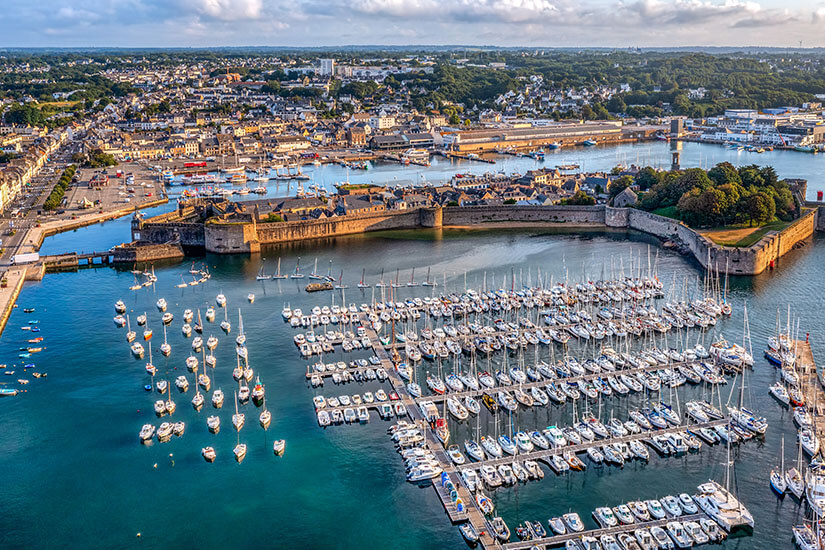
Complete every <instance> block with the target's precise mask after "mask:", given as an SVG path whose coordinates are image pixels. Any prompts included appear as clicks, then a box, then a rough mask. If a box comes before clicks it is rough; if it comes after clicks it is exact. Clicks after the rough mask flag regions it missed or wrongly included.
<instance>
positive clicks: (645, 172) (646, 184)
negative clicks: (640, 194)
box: [636, 166, 661, 191]
mask: <svg viewBox="0 0 825 550" xmlns="http://www.w3.org/2000/svg"><path fill="white" fill-rule="evenodd" d="M660 181H661V177H660V175H659V172H657V171H656V170H654V169H653V168H651V167H650V166H645V167H644V168H642V169H641V170H639V172H638V173H637V174H636V185H638V186H639V190H640V191H647V190H648V189H650V188H651V187H653V186H654V185H656V184H658V183H659V182H660Z"/></svg>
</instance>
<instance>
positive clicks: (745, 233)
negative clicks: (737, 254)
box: [700, 219, 793, 247]
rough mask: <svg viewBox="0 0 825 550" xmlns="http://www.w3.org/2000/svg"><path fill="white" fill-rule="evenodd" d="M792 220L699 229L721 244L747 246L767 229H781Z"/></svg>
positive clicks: (759, 237)
mask: <svg viewBox="0 0 825 550" xmlns="http://www.w3.org/2000/svg"><path fill="white" fill-rule="evenodd" d="M791 223H793V222H783V221H782V220H776V219H774V220H773V221H772V222H769V223H766V224H765V225H763V226H761V227H748V226H747V224H736V225H729V226H725V227H714V228H711V229H704V230H702V231H700V233H701V234H702V235H704V236H705V237H707V238H709V239H710V240H712V241H713V242H715V243H716V244H720V245H722V246H735V247H748V246H751V245H753V244H755V243H757V242H759V239H761V238H762V237H764V236H765V233H767V232H768V231H782V230H783V229H785V228H786V227H788V226H789V225H791Z"/></svg>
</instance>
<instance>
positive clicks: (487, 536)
mask: <svg viewBox="0 0 825 550" xmlns="http://www.w3.org/2000/svg"><path fill="white" fill-rule="evenodd" d="M359 318H361V320H362V321H366V319H364V318H363V314H359ZM362 326H363V327H364V328H365V330H366V335H367V337H369V338H370V340H371V341H372V342H373V351H374V353H375V354H376V356H377V357H378V359H379V361H380V364H379V365H372V367H373V368H379V367H380V368H383V369H384V370H385V371H386V372H387V375H388V378H387V380H386V382H388V383H389V384H390V385H391V388H392V390H393V391H395V392H396V393H397V394H398V397H399V401H400V402H401V403H403V404H404V406H405V408H406V412H407V415H408V416H409V417H410V418H411V419H412V421H413V422H414V423H415V424H416V426H417V427H418V428H419V429H420V430H421V433H422V434H423V435H424V439H425V446H426V448H427V449H428V450H429V451H430V452H431V453H432V455H433V456H434V457H435V459H436V461H437V462H438V465H439V467H440V468H441V469H442V470H443V472H444V473H445V474H446V475H447V477H448V478H449V480H450V481H451V482H452V484H453V485H454V486H455V488H456V493H457V497H458V498H460V499H461V501H462V503H463V506H464V509H463V510H461V511H459V509H458V507H457V505H456V502H455V501H454V500H453V495H451V494H450V491H448V490H447V488H445V487H444V485H443V483H442V482H441V481H440V480H438V479H433V480H432V486H433V489H434V490H435V492H436V495H437V496H438V498H439V501H440V502H441V504H442V506H443V508H444V511H445V513H446V515H447V517H449V519H450V521H451V522H452V523H453V524H460V523H464V522H469V523H470V524H471V525H472V526H473V528H474V530H475V532H476V533H477V534H479V541H478V544H479V546H480V547H481V548H482V549H484V550H489V549H497V550H500V549H506V550H528V549H531V548H534V547H536V548H551V547H555V546H560V545H563V544H564V543H565V542H566V541H567V540H570V539H574V540H579V539H580V538H581V537H583V536H593V537H599V536H601V535H604V534H611V535H618V534H621V533H626V532H632V531H634V530H636V529H638V528H640V527H646V528H650V527H654V526H665V525H666V524H667V523H668V522H669V521H674V520H679V521H695V520H698V519H700V518H704V517H707V516H706V515H705V514H703V513H699V514H693V515H689V516H682V517H679V518H666V519H662V520H653V521H649V522H644V523H638V522H637V523H633V524H629V525H619V526H616V527H612V528H603V529H594V530H588V531H584V532H579V533H568V534H566V535H555V536H550V537H545V538H542V539H534V540H525V541H520V542H506V543H502V542H501V541H499V540H498V539H497V538H496V537H495V536H493V535H492V530H491V529H490V526H489V524H488V520H487V518H486V517H485V515H484V513H483V512H482V511H481V509H480V508H479V507H478V505H477V503H476V501H475V498H474V497H473V494H472V493H471V492H470V490H469V489H468V488H467V487H466V486H465V485H464V482H463V479H462V477H461V475H460V474H461V472H462V471H464V470H467V469H478V468H481V467H482V466H484V465H492V466H498V465H500V464H508V463H512V462H513V461H515V460H521V461H523V460H535V461H541V462H544V463H545V464H549V462H550V461H549V459H550V457H552V456H554V455H561V454H563V453H565V452H574V453H577V454H578V453H582V452H586V451H587V449H588V448H590V447H602V446H604V445H610V444H613V443H628V442H630V441H639V440H641V441H649V440H650V438H651V437H652V436H654V435H665V434H669V433H676V432H684V431H689V430H699V429H702V428H710V429H712V428H714V427H716V426H720V425H726V424H728V423H729V422H730V418H727V417H726V418H722V419H718V420H712V421H709V422H704V423H694V424H687V423H686V424H681V425H676V426H668V427H666V428H662V429H653V430H643V431H642V432H640V433H636V434H630V435H627V436H623V437H609V438H605V439H596V440H594V441H591V442H584V443H582V444H580V445H570V446H564V447H551V448H549V449H543V450H537V451H533V452H529V453H519V454H516V455H513V456H510V455H505V456H503V457H501V458H494V459H487V460H484V461H481V462H467V463H465V464H461V465H456V464H454V463H453V462H452V460H451V459H450V458H449V456H448V455H447V453H446V451H445V448H444V446H443V445H442V444H441V442H440V441H439V440H438V438H437V437H436V435H435V431H434V429H433V428H432V426H431V424H430V423H429V422H428V421H427V419H425V418H424V417H423V415H422V412H421V409H420V408H419V403H420V402H422V401H433V402H435V401H438V402H441V401H443V400H444V399H446V398H447V397H459V398H461V397H465V396H471V395H472V396H475V395H480V394H482V393H483V392H484V391H485V390H484V389H480V390H478V391H467V392H460V393H450V394H448V395H442V396H427V397H420V398H414V397H413V396H411V395H410V394H409V393H408V392H407V387H406V384H405V381H404V380H403V379H402V378H401V377H400V376H399V374H398V371H397V370H396V368H395V365H394V364H393V361H392V359H391V356H390V351H388V350H389V348H390V347H391V346H387V347H385V346H383V345H382V344H381V343H380V339H379V337H378V334H377V333H376V331H375V330H374V329H373V327H372V324H371V323H368V322H363V323H362ZM672 366H676V365H675V364H674V365H672ZM661 368H662V366H661V365H656V366H646V367H640V368H636V369H626V370H622V371H621V372H623V373H628V374H631V373H636V372H646V371H654V370H657V369H661ZM358 370H364V369H358ZM318 374H325V375H327V376H331V374H332V373H318ZM602 375H603V373H602V374H585V375H583V376H579V377H569V378H562V379H559V380H556V382H564V381H576V380H579V379H582V380H592V379H595V378H598V377H599V376H602ZM307 376H308V377H309V376H310V374H308V375H307ZM548 382H549V381H547V380H545V381H538V382H531V383H529V384H522V385H521V387H522V388H525V387H532V386H541V385H543V384H546V383H548ZM488 391H490V390H488ZM399 401H396V402H399ZM384 403H390V402H389V401H385V402H384ZM384 403H370V404H366V403H364V404H362V406H366V407H368V408H372V409H376V408H379V407H380V406H381V405H382V404H384ZM344 408H346V407H337V409H338V410H343V409H344ZM326 410H335V409H326ZM651 448H652V449H654V450H655V447H653V446H651Z"/></svg>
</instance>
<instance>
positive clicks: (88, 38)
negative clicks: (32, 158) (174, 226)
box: [0, 0, 825, 47]
mask: <svg viewBox="0 0 825 550" xmlns="http://www.w3.org/2000/svg"><path fill="white" fill-rule="evenodd" d="M0 4H2V11H0V47H38V46H67V47H69V46H71V47H82V46H124V47H139V46H145V47H149V46H155V47H164V46H183V47H202V46H320V45H323V46H335V45H349V44H392V45H399V44H478V45H501V46H548V47H553V46H555V47H560V46H573V47H577V46H606V47H625V46H692V45H703V46H704V45H708V46H731V45H733V46H742V45H747V46H780V47H787V46H798V45H799V41H800V40H801V41H802V45H803V46H805V47H814V46H820V47H821V46H825V0H818V1H814V0H791V1H787V0H786V1H780V0H761V1H745V0H2V2H1V3H0Z"/></svg>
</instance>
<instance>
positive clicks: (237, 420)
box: [232, 392, 246, 431]
mask: <svg viewBox="0 0 825 550" xmlns="http://www.w3.org/2000/svg"><path fill="white" fill-rule="evenodd" d="M245 421H246V417H245V416H244V413H239V412H238V392H235V414H233V415H232V425H233V426H235V430H237V431H241V428H243V425H244V422H245Z"/></svg>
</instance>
